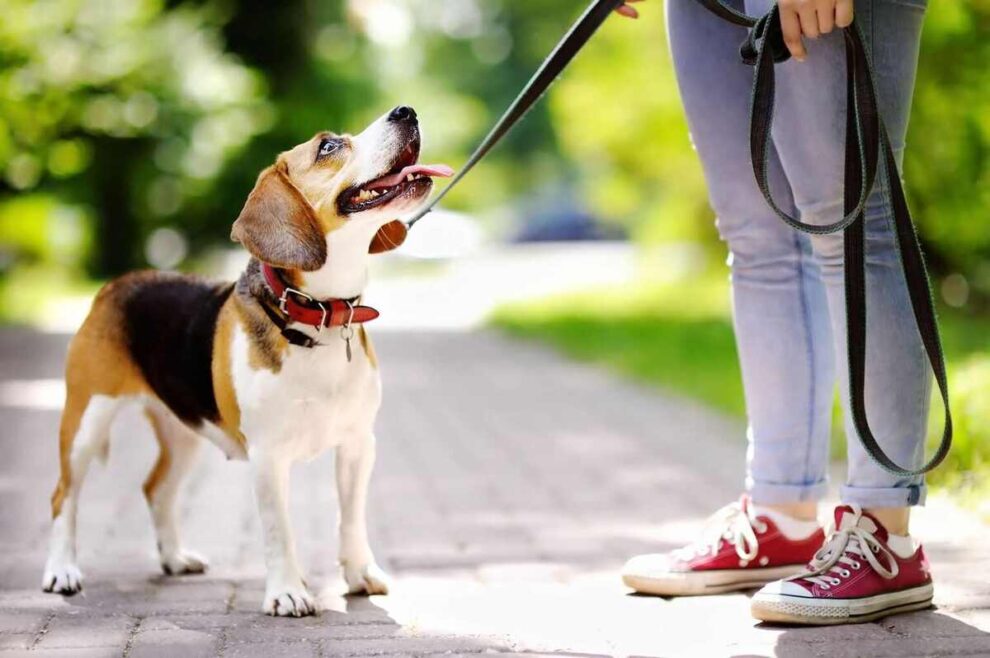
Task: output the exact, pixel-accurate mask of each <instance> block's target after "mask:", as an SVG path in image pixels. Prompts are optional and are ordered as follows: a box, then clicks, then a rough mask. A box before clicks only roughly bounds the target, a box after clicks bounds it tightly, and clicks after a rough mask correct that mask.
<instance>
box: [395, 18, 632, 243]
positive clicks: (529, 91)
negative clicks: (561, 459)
mask: <svg viewBox="0 0 990 658" xmlns="http://www.w3.org/2000/svg"><path fill="white" fill-rule="evenodd" d="M624 2H625V0H592V2H591V4H590V5H588V8H587V9H585V11H584V13H583V14H582V15H581V17H580V18H578V20H577V21H576V22H575V23H574V24H573V25H572V26H571V28H570V29H569V30H568V31H567V34H565V35H564V37H563V38H562V39H561V40H560V41H559V42H558V43H557V45H556V46H555V47H554V49H553V51H551V53H550V54H549V55H548V56H547V58H546V59H545V60H543V63H542V64H540V68H538V69H537V70H536V73H534V74H533V77H532V78H530V80H529V82H528V83H526V86H525V87H523V90H522V91H521V92H520V93H519V95H518V96H516V98H515V100H513V101H512V104H511V105H510V106H509V108H508V109H507V110H506V111H505V113H503V114H502V117H501V118H500V119H499V120H498V122H497V123H496V124H495V125H494V126H493V127H492V129H491V130H490V131H489V132H488V134H487V135H486V136H485V138H484V139H483V140H481V143H480V144H478V146H477V148H475V150H474V152H473V153H472V154H471V157H469V158H468V160H467V162H465V163H464V166H463V167H461V169H460V171H458V172H457V175H456V176H454V178H453V179H451V181H450V183H448V184H447V186H446V187H444V188H443V189H442V190H440V193H439V194H437V195H436V196H435V197H433V199H431V200H430V202H429V203H427V204H426V205H425V206H424V207H423V208H422V209H421V210H420V211H419V212H417V213H416V214H415V215H413V216H412V218H410V219H409V220H408V222H406V226H407V228H412V227H413V226H414V225H415V224H416V222H418V221H419V220H421V219H422V218H423V217H424V216H426V215H427V214H429V212H430V211H432V210H433V208H434V207H436V205H437V204H438V203H440V202H441V201H442V200H443V198H444V197H445V196H447V193H448V192H450V190H451V188H452V187H454V186H455V185H457V183H459V182H460V181H461V179H462V178H464V177H465V176H466V175H467V174H468V172H469V171H471V170H472V169H473V168H474V166H475V165H476V164H478V162H479V161H481V159H482V158H484V157H485V156H486V155H487V154H488V152H489V151H491V150H492V148H493V147H494V146H495V145H496V144H498V143H499V142H500V141H501V140H502V138H503V137H505V136H506V135H507V134H508V132H509V131H510V130H511V129H512V127H513V126H514V125H515V124H516V123H518V122H519V120H520V119H522V118H523V117H524V116H525V115H526V113H527V112H528V111H529V110H530V108H532V107H533V105H535V104H536V102H537V101H538V100H540V98H541V97H542V96H543V94H545V93H546V91H547V89H549V88H550V85H552V84H553V82H554V80H556V79H557V76H559V75H560V74H561V73H562V72H563V71H564V69H565V68H567V65H568V64H570V63H571V60H572V59H574V56H575V55H577V54H578V52H579V51H580V50H581V48H583V47H584V45H585V44H586V43H587V42H588V39H590V38H591V37H592V35H593V34H594V33H595V32H597V31H598V28H600V27H601V26H602V23H604V22H605V19H606V18H608V17H609V15H610V14H611V13H612V12H613V11H614V10H615V9H617V8H618V7H619V6H620V5H622V4H623V3H624Z"/></svg>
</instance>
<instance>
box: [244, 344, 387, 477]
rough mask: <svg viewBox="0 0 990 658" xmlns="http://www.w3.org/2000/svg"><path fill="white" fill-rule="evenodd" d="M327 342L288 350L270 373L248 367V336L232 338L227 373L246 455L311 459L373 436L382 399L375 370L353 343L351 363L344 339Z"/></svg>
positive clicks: (265, 370) (357, 345) (291, 347)
mask: <svg viewBox="0 0 990 658" xmlns="http://www.w3.org/2000/svg"><path fill="white" fill-rule="evenodd" d="M327 343H328V344H327V345H325V346H318V347H313V348H305V347H298V346H290V347H289V348H288V351H287V352H286V353H285V354H284V355H283V359H282V365H281V368H280V369H279V371H278V372H272V371H271V370H267V369H257V370H256V369H254V368H252V367H251V364H250V363H249V359H248V350H247V348H248V345H247V337H246V336H245V335H244V334H243V333H240V332H238V334H237V335H236V336H235V338H234V341H233V350H234V353H233V355H232V356H233V358H232V368H231V370H232V374H233V377H234V387H235V390H236V392H237V399H238V402H239V404H240V406H241V431H242V432H243V434H244V436H245V438H246V439H247V443H248V449H249V450H253V449H262V450H267V449H273V450H278V451H280V452H283V453H287V454H291V455H292V456H294V457H296V458H300V459H309V458H313V457H316V456H317V455H319V454H320V453H322V452H323V451H325V450H326V449H328V448H330V447H333V446H336V445H340V444H341V443H343V442H345V441H347V440H349V439H351V438H353V437H355V436H366V435H368V434H369V433H370V432H371V431H372V425H373V424H374V419H375V413H376V412H377V410H378V405H379V402H380V399H381V386H380V382H379V377H378V372H377V370H375V368H374V367H373V366H372V364H371V362H370V360H369V359H368V356H367V355H366V354H365V352H364V350H363V349H362V347H361V346H360V344H358V343H357V341H352V358H351V360H350V361H348V360H347V356H346V351H345V344H344V342H343V340H340V341H337V340H335V339H334V337H330V338H329V340H328V341H327ZM338 343H339V344H338Z"/></svg>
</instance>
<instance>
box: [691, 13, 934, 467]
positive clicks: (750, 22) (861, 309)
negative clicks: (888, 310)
mask: <svg viewBox="0 0 990 658" xmlns="http://www.w3.org/2000/svg"><path fill="white" fill-rule="evenodd" d="M697 1H698V2H700V3H701V4H702V5H703V6H704V7H705V8H706V9H708V10H709V11H711V12H712V13H714V14H715V15H717V16H719V17H720V18H722V19H724V20H727V21H730V22H732V23H734V24H736V25H740V26H742V27H746V28H749V29H750V32H749V36H748V38H747V39H746V41H744V42H743V44H742V47H741V49H740V54H741V56H742V59H743V61H744V62H746V63H747V64H750V65H752V66H753V67H754V81H753V95H752V106H751V109H750V135H749V138H750V154H751V157H752V161H753V173H754V174H755V176H756V182H757V184H758V185H759V187H760V190H761V191H762V192H763V197H764V198H765V199H766V201H767V203H768V204H769V205H770V207H771V208H772V209H773V211H774V212H775V213H776V214H777V215H778V216H779V217H780V218H781V219H782V220H783V221H784V222H786V223H787V224H788V225H790V226H792V227H794V228H795V229H797V230H799V231H804V232H806V233H812V234H819V235H820V234H825V233H835V232H837V231H844V232H845V233H844V235H843V253H844V258H845V289H846V290H845V292H846V335H847V340H846V342H847V347H848V353H849V354H848V358H849V398H850V400H849V405H850V410H851V412H852V417H853V424H854V425H855V427H856V431H857V433H858V434H859V438H860V441H861V442H862V443H863V447H864V448H865V449H866V452H867V454H869V455H870V457H871V458H872V459H873V460H874V461H875V462H876V463H877V464H879V465H880V466H881V467H882V468H883V469H885V470H886V471H888V472H890V473H893V474H895V475H900V476H902V477H915V476H918V475H922V474H924V473H927V472H928V471H930V470H932V469H933V468H935V467H936V466H938V465H939V464H940V463H942V461H943V460H944V459H945V457H946V455H947V454H948V453H949V448H950V446H951V445H952V414H951V413H950V410H949V386H948V379H947V376H946V371H945V357H944V356H943V354H942V342H941V340H940V338H939V331H938V322H937V320H936V317H935V308H934V304H933V302H932V293H931V288H930V287H929V280H928V272H927V270H926V268H925V260H924V257H923V256H922V253H921V245H920V243H919V241H918V235H917V233H916V232H915V228H914V223H913V222H912V220H911V213H910V211H909V210H908V206H907V201H906V199H905V197H904V189H903V187H902V186H901V179H900V176H899V174H898V170H897V162H896V161H895V159H894V151H893V149H892V148H891V146H890V138H889V137H888V135H887V130H886V128H885V127H884V125H883V120H882V118H881V117H880V110H879V107H878V105H877V93H876V87H875V85H874V77H873V71H872V68H871V66H870V58H869V54H868V53H867V51H866V47H865V46H864V44H863V36H862V34H861V33H860V31H859V27H858V26H857V25H856V24H855V23H854V24H853V25H850V26H849V27H847V28H845V29H843V31H842V32H843V36H844V38H845V46H846V74H847V75H846V147H845V148H846V157H845V186H844V187H845V190H844V194H843V196H844V198H843V212H844V216H843V217H842V218H841V219H839V220H837V221H836V222H834V223H832V224H827V225H824V226H817V225H812V224H805V223H803V222H801V221H800V220H798V219H795V218H793V217H791V216H789V215H788V214H787V213H786V212H784V211H783V210H781V209H780V207H779V206H778V205H777V203H776V202H775V201H774V199H773V196H772V194H771V192H770V184H769V181H768V171H767V163H768V157H767V153H768V149H769V148H770V143H771V128H772V126H773V109H774V91H775V80H774V63H775V62H782V61H785V60H786V59H787V58H788V57H789V53H788V51H787V48H786V46H785V44H784V39H783V34H782V32H781V28H780V14H779V10H778V7H777V6H776V5H774V6H773V8H772V9H771V10H770V11H769V12H767V14H766V15H765V16H762V17H759V18H753V17H750V16H746V15H745V14H741V13H739V12H737V11H736V10H734V9H732V8H731V7H727V6H725V5H724V4H722V3H721V2H719V0H697ZM881 159H882V160H881ZM881 162H882V166H883V175H884V180H885V182H886V184H887V187H888V191H889V193H890V199H891V206H892V211H893V228H894V235H895V236H896V240H897V247H898V254H899V256H900V262H901V270H902V271H903V272H904V278H905V281H906V282H907V288H908V294H909V296H910V298H911V308H912V311H913V312H914V321H915V325H916V327H917V329H918V333H919V335H920V336H921V341H922V344H923V345H924V348H925V353H926V354H927V356H928V362H929V363H930V364H931V367H932V372H933V373H934V374H935V381H936V383H937V384H938V388H939V393H940V394H941V397H942V405H943V407H944V409H945V425H944V428H943V431H942V440H941V442H940V443H939V446H938V449H937V450H936V451H935V454H934V455H933V456H932V458H931V459H930V460H929V461H928V462H927V463H925V464H924V466H922V467H921V468H918V469H908V468H904V467H903V466H899V465H898V464H896V463H895V462H894V461H893V460H892V459H890V457H889V456H888V455H887V453H885V452H884V451H883V448H881V447H880V444H879V442H878V441H877V439H876V437H875V436H874V435H873V431H872V430H871V428H870V424H869V420H868V418H867V414H866V401H865V380H866V322H867V314H866V263H865V253H866V242H865V230H864V226H865V223H866V220H865V215H864V210H865V207H866V200H867V198H868V197H869V195H870V191H871V190H872V189H873V184H874V182H875V180H876V176H877V171H878V168H879V166H880V165H881Z"/></svg>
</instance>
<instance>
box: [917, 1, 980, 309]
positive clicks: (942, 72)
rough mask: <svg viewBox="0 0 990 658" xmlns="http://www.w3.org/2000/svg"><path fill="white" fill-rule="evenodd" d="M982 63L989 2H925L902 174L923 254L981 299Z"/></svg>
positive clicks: (941, 270)
mask: <svg viewBox="0 0 990 658" xmlns="http://www.w3.org/2000/svg"><path fill="white" fill-rule="evenodd" d="M988 63H990V0H971V1H970V2H933V3H931V4H930V5H929V8H928V15H927V17H926V19H925V31H924V35H923V38H922V44H921V60H920V64H919V69H918V81H917V88H916V93H915V99H914V106H913V109H912V114H911V126H910V132H909V134H908V148H907V150H906V152H905V160H904V168H905V178H906V180H907V183H908V191H909V200H910V201H911V202H912V207H913V209H914V214H915V217H916V218H917V220H918V222H919V224H920V230H921V235H922V237H923V238H924V240H925V241H926V243H927V245H928V250H927V251H928V254H929V259H930V260H931V261H932V262H933V265H934V266H935V267H936V268H937V269H938V270H939V271H940V272H941V273H942V274H955V275H956V278H954V279H950V281H952V280H955V281H957V282H959V285H961V286H964V287H965V288H966V289H968V290H970V291H971V292H972V293H975V295H976V296H977V297H979V298H982V300H983V302H987V301H988V300H990V66H988ZM958 277H962V278H961V279H959V278H958ZM965 296H966V295H965V294H963V296H962V297H960V298H959V299H958V300H957V301H959V302H962V303H965ZM950 301H951V300H950ZM977 305H979V304H977Z"/></svg>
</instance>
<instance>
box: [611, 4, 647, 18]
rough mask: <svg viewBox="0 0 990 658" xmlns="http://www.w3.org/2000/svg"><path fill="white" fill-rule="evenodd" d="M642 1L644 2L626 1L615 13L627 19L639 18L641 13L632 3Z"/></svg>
mask: <svg viewBox="0 0 990 658" xmlns="http://www.w3.org/2000/svg"><path fill="white" fill-rule="evenodd" d="M642 1H643V0H626V1H625V2H623V3H622V4H621V5H619V7H617V8H616V10H615V13H617V14H619V15H620V16H625V17H626V18H639V12H638V11H636V8H635V7H633V6H632V3H634V2H642Z"/></svg>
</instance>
